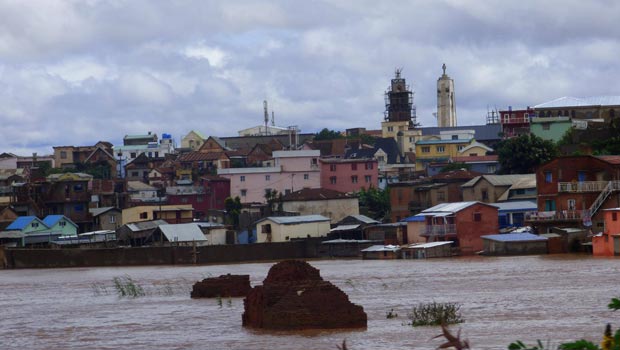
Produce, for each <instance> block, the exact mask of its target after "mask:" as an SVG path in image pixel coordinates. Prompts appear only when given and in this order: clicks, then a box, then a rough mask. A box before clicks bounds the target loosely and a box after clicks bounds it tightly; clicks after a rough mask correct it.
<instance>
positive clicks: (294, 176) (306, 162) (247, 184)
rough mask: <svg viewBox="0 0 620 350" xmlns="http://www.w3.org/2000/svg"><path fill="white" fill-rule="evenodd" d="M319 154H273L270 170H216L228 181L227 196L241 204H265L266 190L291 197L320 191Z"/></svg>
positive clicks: (283, 152)
mask: <svg viewBox="0 0 620 350" xmlns="http://www.w3.org/2000/svg"><path fill="white" fill-rule="evenodd" d="M319 156H320V151H314V150H300V151H274V152H273V159H274V165H273V166H269V167H251V168H228V169H218V170H217V173H218V175H220V176H222V177H225V178H227V179H229V180H230V195H231V196H232V197H236V196H238V197H239V198H240V199H241V202H242V203H264V202H266V199H265V193H266V190H276V191H278V192H280V193H285V194H286V193H290V192H293V191H296V190H299V189H302V188H319V187H320V186H321V170H320V166H319Z"/></svg>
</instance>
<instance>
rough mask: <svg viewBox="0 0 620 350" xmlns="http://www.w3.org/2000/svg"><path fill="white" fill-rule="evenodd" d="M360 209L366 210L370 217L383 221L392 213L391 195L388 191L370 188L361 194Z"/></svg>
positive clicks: (363, 190)
mask: <svg viewBox="0 0 620 350" xmlns="http://www.w3.org/2000/svg"><path fill="white" fill-rule="evenodd" d="M359 203H360V207H361V208H364V209H366V211H367V212H368V216H370V217H371V218H373V219H375V220H378V221H383V219H385V218H386V217H387V216H388V215H389V213H390V194H389V192H388V190H387V189H385V190H380V189H376V188H374V187H370V188H369V189H368V190H365V189H364V188H362V190H361V191H360V192H359Z"/></svg>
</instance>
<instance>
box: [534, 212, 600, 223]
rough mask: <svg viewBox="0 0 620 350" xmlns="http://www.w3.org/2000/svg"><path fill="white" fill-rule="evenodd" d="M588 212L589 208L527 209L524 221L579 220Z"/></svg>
mask: <svg viewBox="0 0 620 350" xmlns="http://www.w3.org/2000/svg"><path fill="white" fill-rule="evenodd" d="M589 213H590V211H589V210H557V211H528V212H526V213H525V221H530V222H545V221H580V220H582V219H583V218H584V217H585V216H587V215H589Z"/></svg>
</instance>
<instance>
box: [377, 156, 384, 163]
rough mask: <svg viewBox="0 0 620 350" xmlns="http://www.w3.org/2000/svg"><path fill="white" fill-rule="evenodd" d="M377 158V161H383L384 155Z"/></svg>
mask: <svg viewBox="0 0 620 350" xmlns="http://www.w3.org/2000/svg"><path fill="white" fill-rule="evenodd" d="M377 160H378V161H379V162H385V157H384V156H378V157H377Z"/></svg>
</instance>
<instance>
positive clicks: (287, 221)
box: [257, 215, 329, 225]
mask: <svg viewBox="0 0 620 350" xmlns="http://www.w3.org/2000/svg"><path fill="white" fill-rule="evenodd" d="M265 220H271V221H273V222H275V223H277V224H280V225H292V224H302V223H306V222H322V221H329V218H327V217H325V216H323V215H301V216H270V217H267V218H264V219H261V220H258V221H257V223H259V222H262V221H265Z"/></svg>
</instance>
